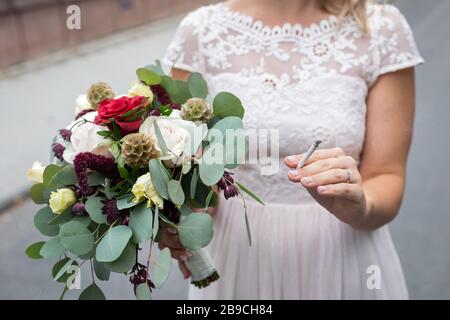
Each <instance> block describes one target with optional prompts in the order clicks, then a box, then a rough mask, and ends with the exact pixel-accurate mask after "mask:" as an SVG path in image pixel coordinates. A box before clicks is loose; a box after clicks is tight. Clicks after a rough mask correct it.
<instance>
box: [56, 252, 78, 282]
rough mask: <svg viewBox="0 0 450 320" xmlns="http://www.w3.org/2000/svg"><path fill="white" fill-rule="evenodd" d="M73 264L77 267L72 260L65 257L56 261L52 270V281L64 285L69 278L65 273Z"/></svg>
mask: <svg viewBox="0 0 450 320" xmlns="http://www.w3.org/2000/svg"><path fill="white" fill-rule="evenodd" d="M73 264H75V265H78V264H77V262H76V261H75V259H74V258H68V257H66V258H64V259H62V260H60V261H58V262H57V263H56V264H55V265H54V266H53V268H52V277H53V280H55V281H58V282H62V283H65V282H66V281H67V279H68V278H69V274H67V273H66V271H67V269H69V268H70V266H71V265H73Z"/></svg>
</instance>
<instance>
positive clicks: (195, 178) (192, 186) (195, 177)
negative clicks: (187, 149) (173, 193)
mask: <svg viewBox="0 0 450 320" xmlns="http://www.w3.org/2000/svg"><path fill="white" fill-rule="evenodd" d="M197 182H198V167H195V168H194V172H193V173H192V177H191V183H190V188H189V191H190V197H191V198H192V199H194V198H195V192H196V190H197Z"/></svg>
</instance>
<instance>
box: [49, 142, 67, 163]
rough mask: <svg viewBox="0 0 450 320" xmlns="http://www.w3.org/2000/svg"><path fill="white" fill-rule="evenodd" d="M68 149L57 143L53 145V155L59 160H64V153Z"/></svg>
mask: <svg viewBox="0 0 450 320" xmlns="http://www.w3.org/2000/svg"><path fill="white" fill-rule="evenodd" d="M64 150H66V148H64V146H63V145H62V144H61V143H55V144H53V145H52V151H53V155H54V156H55V157H56V158H58V159H59V160H61V161H62V160H63V153H64Z"/></svg>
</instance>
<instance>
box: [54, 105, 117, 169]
mask: <svg viewBox="0 0 450 320" xmlns="http://www.w3.org/2000/svg"><path fill="white" fill-rule="evenodd" d="M96 115H97V112H96V111H92V112H89V113H86V114H85V115H84V116H83V117H81V118H79V119H78V120H76V121H74V122H72V123H71V124H70V125H69V126H68V127H67V129H71V130H72V135H71V137H70V142H69V143H67V144H65V145H64V146H65V148H66V149H65V150H64V153H63V158H64V160H65V161H67V162H68V163H70V164H72V163H73V159H74V158H75V156H76V155H77V154H79V153H81V152H92V153H95V154H99V155H102V156H105V157H108V158H112V157H113V156H112V154H111V152H109V148H108V147H109V144H110V141H109V140H107V139H105V138H103V137H101V136H99V135H98V134H97V132H98V131H104V130H108V128H107V127H105V126H99V125H96V124H94V123H93V122H94V119H95V116H96ZM83 120H85V121H83Z"/></svg>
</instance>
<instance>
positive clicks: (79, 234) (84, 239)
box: [59, 221, 94, 255]
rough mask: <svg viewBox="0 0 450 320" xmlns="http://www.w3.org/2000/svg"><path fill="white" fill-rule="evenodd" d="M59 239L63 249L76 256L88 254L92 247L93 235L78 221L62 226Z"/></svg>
mask: <svg viewBox="0 0 450 320" xmlns="http://www.w3.org/2000/svg"><path fill="white" fill-rule="evenodd" d="M59 237H60V238H61V244H62V245H63V246H64V248H66V249H67V250H69V251H70V252H72V253H73V254H76V255H83V254H86V253H88V252H89V251H91V249H92V247H93V245H94V235H93V234H92V233H91V232H90V231H89V229H88V228H86V227H85V226H84V225H83V224H82V223H80V222H78V221H69V222H67V223H66V224H64V225H62V226H61V230H60V231H59Z"/></svg>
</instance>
